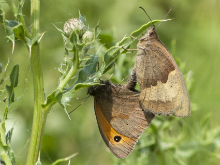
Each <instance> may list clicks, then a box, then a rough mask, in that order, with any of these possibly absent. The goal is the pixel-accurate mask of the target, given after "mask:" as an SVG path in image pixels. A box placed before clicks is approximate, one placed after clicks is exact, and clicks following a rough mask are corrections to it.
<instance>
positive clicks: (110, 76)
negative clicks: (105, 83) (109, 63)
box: [108, 64, 115, 80]
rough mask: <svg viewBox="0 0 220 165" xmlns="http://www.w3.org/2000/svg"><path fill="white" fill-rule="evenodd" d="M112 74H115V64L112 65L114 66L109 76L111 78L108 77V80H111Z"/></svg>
mask: <svg viewBox="0 0 220 165" xmlns="http://www.w3.org/2000/svg"><path fill="white" fill-rule="evenodd" d="M114 73H115V64H114V66H113V72H112V74H111V76H110V77H109V79H108V80H110V79H111V78H112V76H113V75H114Z"/></svg>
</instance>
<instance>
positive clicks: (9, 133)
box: [5, 128, 14, 144]
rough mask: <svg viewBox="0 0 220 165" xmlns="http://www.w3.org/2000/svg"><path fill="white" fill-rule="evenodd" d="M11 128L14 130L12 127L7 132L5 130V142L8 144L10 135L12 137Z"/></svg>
mask: <svg viewBox="0 0 220 165" xmlns="http://www.w3.org/2000/svg"><path fill="white" fill-rule="evenodd" d="M13 130H14V128H11V129H10V130H9V131H8V132H7V134H6V137H5V138H6V143H7V144H10V143H11V137H12V133H13Z"/></svg>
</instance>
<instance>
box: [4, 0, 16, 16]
mask: <svg viewBox="0 0 220 165" xmlns="http://www.w3.org/2000/svg"><path fill="white" fill-rule="evenodd" d="M6 2H7V3H8V6H9V7H10V8H11V10H12V12H13V14H15V13H17V8H16V6H15V4H14V2H13V1H12V0H6Z"/></svg>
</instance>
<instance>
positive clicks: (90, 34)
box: [83, 31, 94, 43]
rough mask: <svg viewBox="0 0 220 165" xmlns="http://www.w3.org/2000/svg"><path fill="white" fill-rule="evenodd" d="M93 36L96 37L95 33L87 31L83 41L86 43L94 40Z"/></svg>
mask: <svg viewBox="0 0 220 165" xmlns="http://www.w3.org/2000/svg"><path fill="white" fill-rule="evenodd" d="M93 38H94V34H93V32H91V31H86V32H85V33H84V34H83V42H85V43H88V42H91V41H92V40H93Z"/></svg>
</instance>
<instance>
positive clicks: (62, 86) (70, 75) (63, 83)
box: [58, 51, 79, 90]
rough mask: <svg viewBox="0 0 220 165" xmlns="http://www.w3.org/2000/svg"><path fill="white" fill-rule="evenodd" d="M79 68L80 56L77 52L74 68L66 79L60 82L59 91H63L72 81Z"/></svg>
mask: <svg viewBox="0 0 220 165" xmlns="http://www.w3.org/2000/svg"><path fill="white" fill-rule="evenodd" d="M78 68H79V54H78V52H77V51H76V53H75V54H74V58H73V66H72V67H71V68H70V70H69V72H68V74H67V75H66V77H65V78H64V79H63V80H62V81H61V82H60V84H59V86H58V89H60V90H63V88H64V87H65V86H66V84H67V83H68V82H69V81H70V79H71V78H72V77H73V75H74V73H75V72H76V71H77V69H78Z"/></svg>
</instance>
